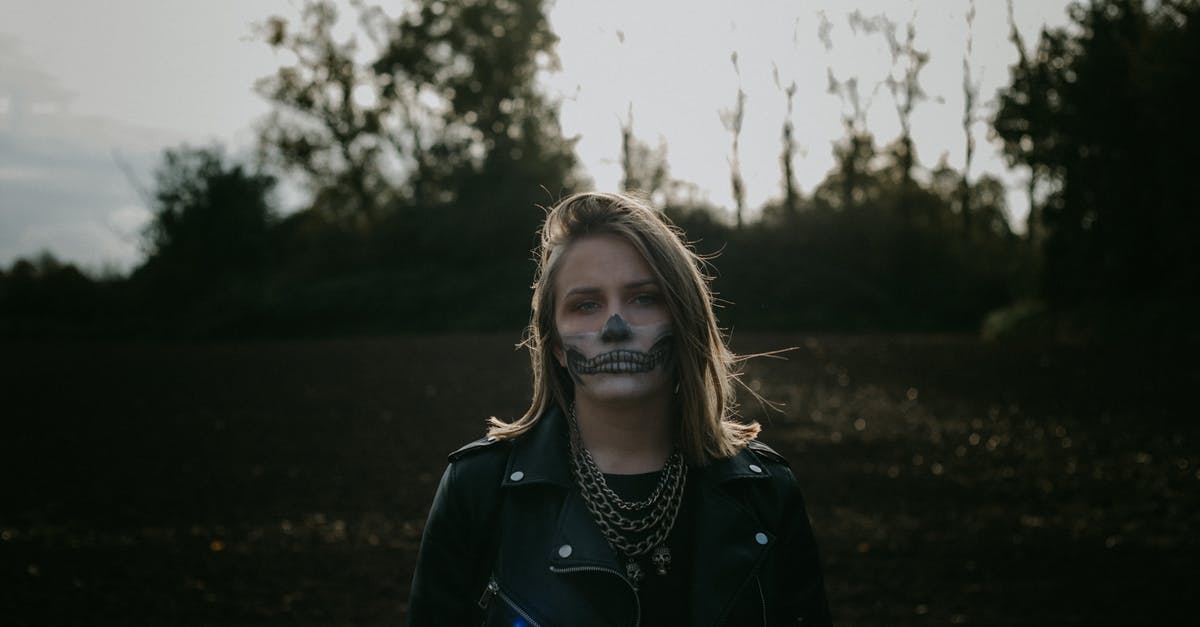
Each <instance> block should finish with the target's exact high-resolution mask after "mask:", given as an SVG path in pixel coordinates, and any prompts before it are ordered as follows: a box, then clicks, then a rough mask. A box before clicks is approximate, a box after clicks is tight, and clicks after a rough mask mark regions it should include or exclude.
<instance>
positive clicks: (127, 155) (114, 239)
mask: <svg viewBox="0 0 1200 627" xmlns="http://www.w3.org/2000/svg"><path fill="white" fill-rule="evenodd" d="M71 101H72V94H71V92H70V91H69V90H68V89H65V88H63V87H62V86H60V85H58V84H57V82H56V81H55V80H54V78H53V77H51V76H49V75H48V74H46V73H45V72H42V71H41V70H40V69H39V68H38V66H37V64H36V62H35V61H33V60H32V59H30V58H29V57H28V56H25V55H23V54H22V53H21V51H20V50H19V49H18V48H17V47H16V46H15V45H14V44H13V43H12V42H11V41H9V40H5V39H3V38H2V37H0V102H3V103H4V106H2V107H0V265H8V264H10V263H12V261H13V260H14V259H15V258H16V257H21V256H30V255H34V254H37V253H39V252H42V251H49V252H51V253H53V254H54V255H55V256H57V257H59V258H61V259H64V260H69V261H73V262H76V263H79V264H81V265H83V266H85V267H89V268H93V269H98V268H101V267H113V266H116V267H118V268H121V269H128V268H130V267H132V266H133V265H135V264H136V263H138V261H139V260H140V257H141V253H140V249H139V242H138V240H139V237H138V235H139V233H140V231H141V228H142V226H143V225H144V224H145V222H146V220H147V219H148V218H149V216H150V212H149V209H148V208H147V207H146V206H145V204H146V203H145V201H144V200H143V199H142V198H141V197H139V193H138V191H137V189H136V187H135V185H134V184H133V183H132V182H131V181H130V180H129V177H127V175H126V172H123V171H122V167H121V165H120V163H119V162H120V161H123V162H124V163H126V164H127V165H128V170H129V173H131V174H132V176H133V178H134V179H137V180H140V181H141V182H142V183H141V184H143V185H144V184H145V182H146V181H148V180H149V178H150V173H151V172H152V171H153V168H154V166H155V164H156V163H157V161H158V158H159V153H160V150H161V148H162V147H163V146H166V145H171V144H173V143H176V142H177V141H178V139H179V138H178V137H176V136H173V134H171V133H166V132H162V131H155V130H151V129H146V128H143V127H138V126H136V125H131V124H127V123H122V122H118V121H115V120H111V119H107V118H104V117H98V116H84V115H79V114H76V113H74V112H73V110H72V107H71Z"/></svg>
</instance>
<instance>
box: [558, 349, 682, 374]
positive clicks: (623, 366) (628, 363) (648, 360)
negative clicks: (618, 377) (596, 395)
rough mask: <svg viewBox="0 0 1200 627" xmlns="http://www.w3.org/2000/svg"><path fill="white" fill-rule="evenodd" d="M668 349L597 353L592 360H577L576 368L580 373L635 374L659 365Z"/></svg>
mask: <svg viewBox="0 0 1200 627" xmlns="http://www.w3.org/2000/svg"><path fill="white" fill-rule="evenodd" d="M666 354H667V352H666V351H662V350H660V351H655V352H654V353H651V354H646V353H643V352H641V351H629V350H618V351H612V352H609V353H605V354H603V355H597V356H596V357H593V358H592V359H590V360H580V361H578V362H576V367H575V370H576V371H577V372H579V373H580V374H635V373H638V372H648V371H650V370H653V369H655V368H657V367H658V365H659V364H661V363H662V362H663V359H664V357H665V356H666Z"/></svg>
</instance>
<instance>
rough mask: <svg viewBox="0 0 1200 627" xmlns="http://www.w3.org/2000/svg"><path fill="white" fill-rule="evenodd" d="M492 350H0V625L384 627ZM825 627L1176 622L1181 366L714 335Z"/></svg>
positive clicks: (1080, 354) (428, 343)
mask: <svg viewBox="0 0 1200 627" xmlns="http://www.w3.org/2000/svg"><path fill="white" fill-rule="evenodd" d="M518 339H519V338H518V337H517V335H516V334H515V333H514V334H511V335H484V336H449V337H433V338H400V337H382V338H357V339H339V340H308V341H270V342H267V341H263V342H249V341H247V342H221V343H183V342H180V343H163V342H144V343H137V342H132V343H131V342H125V343H111V342H93V343H38V344H22V343H17V344H12V343H9V344H5V345H2V346H0V351H2V354H3V359H2V360H0V362H2V363H0V392H2V398H3V400H2V401H0V402H2V405H0V414H2V415H3V419H2V421H0V429H2V431H0V617H2V618H0V624H4V625H11V626H17V625H59V624H62V625H66V624H110V623H111V624H125V625H217V624H220V625H282V624H288V625H304V626H317V625H350V624H356V625H357V624H361V625H398V624H402V623H403V620H404V614H405V603H406V598H407V596H408V586H409V581H410V577H411V570H412V565H413V561H414V558H415V553H416V548H417V544H418V542H419V539H420V533H421V527H422V525H423V522H424V517H425V514H426V511H427V508H428V505H429V501H430V498H431V496H432V493H433V490H434V487H435V485H436V481H437V479H438V477H439V476H440V474H441V472H442V470H443V468H444V465H445V455H446V453H448V452H449V451H451V450H453V449H454V448H456V447H457V446H458V445H460V444H462V443H464V442H466V441H469V440H471V439H474V438H475V437H478V435H480V433H481V431H482V427H483V420H484V419H485V418H486V417H487V416H489V415H493V414H495V415H500V416H509V417H511V416H515V415H518V414H520V413H521V412H522V411H523V409H524V408H525V403H526V402H527V399H528V393H529V391H528V389H527V385H528V384H527V368H528V366H527V360H526V357H525V355H524V353H523V352H519V351H516V350H515V349H514V344H515V342H516V341H517V340H518ZM734 347H735V349H736V350H739V351H741V352H760V351H766V350H771V349H778V348H787V347H795V350H793V351H790V352H788V353H787V356H788V359H787V360H786V361H784V360H778V359H769V358H759V359H754V360H751V361H750V362H748V364H747V366H746V373H745V377H744V380H745V383H746V385H747V386H748V388H749V389H751V390H754V391H756V392H758V393H760V394H762V395H763V396H765V397H766V398H768V399H771V400H773V401H777V402H779V403H782V404H783V406H782V412H775V411H771V410H769V409H767V408H765V407H764V406H762V405H760V404H759V403H758V402H757V401H755V400H754V399H753V398H752V397H751V396H750V395H749V394H744V395H743V413H744V414H745V415H746V416H748V417H751V418H755V419H758V420H760V421H762V422H763V423H764V425H765V430H764V435H763V439H764V440H765V441H767V442H768V443H770V444H772V445H773V446H775V447H776V448H778V449H779V450H780V451H781V452H783V453H784V454H785V455H787V456H788V458H789V459H790V460H791V461H792V466H793V469H794V470H795V472H796V475H797V476H798V477H799V479H800V481H801V484H802V486H803V488H804V490H805V494H806V497H807V500H808V504H809V509H810V514H811V517H812V519H813V524H814V529H815V531H816V533H817V536H818V541H819V543H820V546H821V549H822V553H823V559H824V563H825V569H826V577H827V580H828V592H829V597H830V604H831V606H832V608H833V611H834V615H835V620H836V621H837V623H838V624H841V625H947V624H951V625H955V624H966V625H1064V624H1073V625H1168V624H1181V623H1192V622H1194V620H1195V613H1194V611H1193V610H1192V607H1193V604H1194V599H1195V592H1196V585H1195V583H1194V573H1195V568H1196V566H1197V564H1200V559H1198V558H1200V539H1198V538H1200V534H1198V533H1197V532H1198V531H1200V449H1198V447H1197V444H1198V438H1197V436H1198V435H1200V422H1198V421H1197V420H1196V413H1195V411H1194V410H1185V408H1186V407H1187V405H1185V402H1186V401H1188V400H1190V398H1189V397H1190V395H1191V394H1192V393H1193V392H1194V391H1195V390H1196V389H1198V388H1200V369H1198V368H1197V366H1196V362H1195V361H1194V359H1193V358H1192V357H1191V356H1190V355H1188V354H1186V352H1185V351H1182V350H1177V351H1162V350H1149V349H1142V348H1138V347H1130V346H1126V347H1122V348H1083V347H1071V346H1054V347H1039V346H997V345H988V344H982V343H980V342H978V341H977V340H975V339H972V338H965V337H896V336H880V337H808V336H787V335H772V336H765V335H761V336H750V335H746V336H741V335H739V336H737V337H735V342H734Z"/></svg>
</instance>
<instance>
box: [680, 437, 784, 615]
mask: <svg viewBox="0 0 1200 627" xmlns="http://www.w3.org/2000/svg"><path fill="white" fill-rule="evenodd" d="M755 461H756V460H755V458H754V457H753V455H752V454H751V453H750V452H749V451H746V450H743V451H742V452H741V453H739V454H738V455H736V456H734V457H731V458H729V459H724V460H720V461H718V462H714V463H713V464H711V465H710V466H708V467H707V468H704V469H703V470H702V471H701V472H698V473H697V474H698V475H700V477H699V478H700V481H698V483H699V485H698V486H697V488H698V489H697V490H696V491H695V492H694V498H695V501H694V506H695V508H696V509H695V510H694V511H696V512H702V513H703V514H702V515H700V516H697V517H696V518H695V525H696V526H695V536H694V537H693V541H694V547H693V549H692V555H693V560H694V562H693V567H692V608H691V610H692V611H691V618H692V624H693V625H696V626H698V627H703V626H710V625H717V624H720V623H721V622H722V621H723V620H724V618H725V617H726V615H727V614H728V613H729V611H730V609H732V607H733V604H734V602H735V601H736V600H737V599H738V597H740V596H741V595H742V594H743V593H744V589H745V587H746V586H747V585H753V584H752V583H751V579H752V578H753V576H754V575H755V574H757V573H758V569H759V565H760V564H761V563H762V561H763V559H765V558H766V556H767V555H768V554H769V552H770V551H771V547H772V546H773V545H774V544H775V542H776V537H775V536H774V534H772V533H771V532H770V531H769V530H768V529H767V527H766V526H765V525H763V524H762V522H760V521H759V520H758V518H757V517H756V516H755V515H754V514H753V513H752V512H751V511H750V510H749V509H747V507H746V505H744V504H743V503H742V502H741V501H740V500H739V499H737V498H735V497H734V496H732V493H736V490H737V489H738V488H742V487H747V488H748V486H740V485H737V484H739V483H742V482H753V481H761V480H765V479H767V478H768V475H767V473H766V472H765V468H763V467H762V466H761V462H760V465H759V466H757V467H758V468H759V470H757V471H755V470H752V469H751V468H752V464H753V463H754V462H755Z"/></svg>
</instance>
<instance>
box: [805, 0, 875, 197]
mask: <svg viewBox="0 0 1200 627" xmlns="http://www.w3.org/2000/svg"><path fill="white" fill-rule="evenodd" d="M817 15H818V18H819V22H818V25H817V37H818V38H819V39H820V40H821V43H822V44H823V45H824V46H825V50H826V51H831V50H833V39H832V38H831V37H830V32H831V31H832V29H833V25H832V23H831V22H830V21H829V19H828V18H827V17H825V14H824V13H823V12H820V13H818V14H817ZM863 21H864V20H863V18H862V16H861V15H857V17H856V16H855V15H851V17H850V27H851V28H852V29H854V30H855V31H856V32H857V30H858V28H860V27H861V26H862V25H863ZM825 73H826V76H827V77H828V79H829V84H828V88H827V89H828V91H829V93H830V94H833V95H835V96H837V97H838V99H839V100H841V102H842V125H843V126H844V127H845V128H846V139H845V140H844V142H839V143H837V144H835V145H834V158H835V159H836V160H837V162H838V169H839V170H840V172H839V173H838V179H839V182H840V184H841V185H840V186H841V194H840V199H839V202H840V205H841V207H842V208H843V209H846V208H849V207H851V206H853V205H855V204H857V202H858V201H857V197H858V196H860V195H861V194H862V193H863V192H862V188H863V182H864V180H865V179H866V176H867V167H868V165H869V162H870V160H871V157H872V156H873V155H874V139H873V138H872V137H871V134H870V132H869V131H868V130H867V111H868V110H869V109H870V108H871V103H872V101H873V100H874V99H875V95H876V94H877V93H878V92H879V87H880V86H881V84H882V83H875V85H874V87H872V88H871V90H870V92H869V93H867V94H866V95H865V96H864V94H863V93H862V91H861V90H860V89H859V84H858V77H856V76H851V77H849V78H846V79H841V80H839V79H838V77H837V76H836V75H835V74H834V73H833V68H829V67H827V68H826V71H825Z"/></svg>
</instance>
